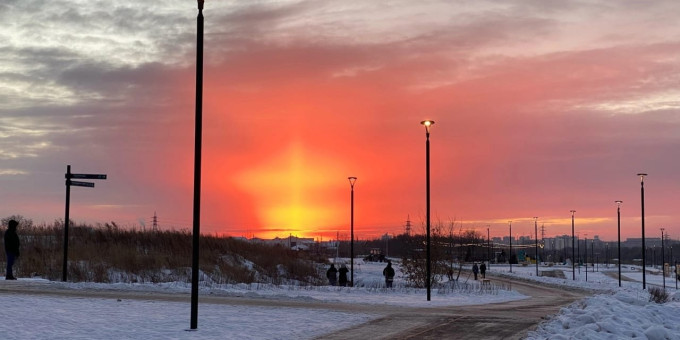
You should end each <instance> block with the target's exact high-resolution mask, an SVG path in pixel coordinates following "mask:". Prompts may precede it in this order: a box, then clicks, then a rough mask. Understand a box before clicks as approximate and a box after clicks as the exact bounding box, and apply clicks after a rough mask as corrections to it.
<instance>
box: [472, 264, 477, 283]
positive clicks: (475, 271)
mask: <svg viewBox="0 0 680 340" xmlns="http://www.w3.org/2000/svg"><path fill="white" fill-rule="evenodd" d="M472 272H473V273H474V274H475V280H477V273H479V267H477V263H476V262H475V264H474V265H472Z"/></svg>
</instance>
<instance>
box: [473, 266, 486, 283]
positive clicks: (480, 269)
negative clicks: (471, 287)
mask: <svg viewBox="0 0 680 340" xmlns="http://www.w3.org/2000/svg"><path fill="white" fill-rule="evenodd" d="M472 273H473V274H475V280H477V274H478V273H479V274H482V278H483V279H485V278H486V264H485V263H484V262H482V264H481V265H479V267H478V266H477V262H475V264H474V265H472Z"/></svg>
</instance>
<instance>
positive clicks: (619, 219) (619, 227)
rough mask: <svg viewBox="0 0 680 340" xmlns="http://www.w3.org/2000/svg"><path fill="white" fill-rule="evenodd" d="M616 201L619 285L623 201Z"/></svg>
mask: <svg viewBox="0 0 680 340" xmlns="http://www.w3.org/2000/svg"><path fill="white" fill-rule="evenodd" d="M614 203H616V230H617V233H618V236H619V241H618V251H619V253H618V258H619V261H618V262H619V287H621V203H623V201H614Z"/></svg>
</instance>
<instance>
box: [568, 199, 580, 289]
mask: <svg viewBox="0 0 680 340" xmlns="http://www.w3.org/2000/svg"><path fill="white" fill-rule="evenodd" d="M569 211H570V212H571V276H572V278H573V280H574V281H576V263H575V262H574V261H575V258H574V250H575V249H576V246H575V245H574V240H575V238H574V213H575V212H576V210H569ZM579 255H580V254H579Z"/></svg>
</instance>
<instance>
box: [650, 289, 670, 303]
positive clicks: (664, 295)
mask: <svg viewBox="0 0 680 340" xmlns="http://www.w3.org/2000/svg"><path fill="white" fill-rule="evenodd" d="M669 299H670V297H669V296H668V292H666V290H664V289H662V288H659V287H651V288H649V301H654V302H656V303H666V302H668V300H669Z"/></svg>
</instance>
